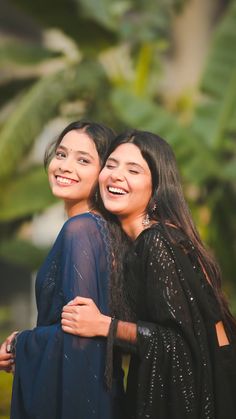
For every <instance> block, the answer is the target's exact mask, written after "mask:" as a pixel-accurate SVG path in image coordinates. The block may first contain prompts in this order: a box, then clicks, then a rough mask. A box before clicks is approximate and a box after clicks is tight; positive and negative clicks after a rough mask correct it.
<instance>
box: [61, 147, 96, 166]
mask: <svg viewBox="0 0 236 419" xmlns="http://www.w3.org/2000/svg"><path fill="white" fill-rule="evenodd" d="M55 155H56V158H57V159H59V160H60V159H65V158H66V157H67V154H66V152H65V151H61V150H57V151H56V153H55ZM77 162H78V163H80V164H83V165H86V164H89V163H90V160H88V159H85V158H84V157H79V158H78V159H77Z"/></svg>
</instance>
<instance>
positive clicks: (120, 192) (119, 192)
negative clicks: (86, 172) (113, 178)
mask: <svg viewBox="0 0 236 419" xmlns="http://www.w3.org/2000/svg"><path fill="white" fill-rule="evenodd" d="M108 191H109V192H112V193H117V194H120V195H125V194H127V192H126V191H124V189H120V188H114V187H113V186H108Z"/></svg>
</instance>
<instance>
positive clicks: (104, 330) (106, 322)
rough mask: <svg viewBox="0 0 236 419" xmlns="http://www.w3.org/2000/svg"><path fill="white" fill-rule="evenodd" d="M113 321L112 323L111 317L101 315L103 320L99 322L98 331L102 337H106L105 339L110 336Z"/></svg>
mask: <svg viewBox="0 0 236 419" xmlns="http://www.w3.org/2000/svg"><path fill="white" fill-rule="evenodd" d="M111 321H112V318H111V317H109V316H105V315H104V314H101V318H100V322H99V330H98V332H99V335H100V336H104V337H106V336H108V333H109V328H110V324H111Z"/></svg>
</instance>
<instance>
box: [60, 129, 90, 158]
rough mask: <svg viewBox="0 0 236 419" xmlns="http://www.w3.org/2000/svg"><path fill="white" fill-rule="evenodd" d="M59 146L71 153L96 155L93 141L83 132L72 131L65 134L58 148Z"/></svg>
mask: <svg viewBox="0 0 236 419" xmlns="http://www.w3.org/2000/svg"><path fill="white" fill-rule="evenodd" d="M60 145H61V146H63V147H66V148H69V149H71V150H73V151H84V152H87V153H90V154H91V153H92V154H97V149H96V146H95V143H94V141H93V140H92V139H91V138H90V137H89V136H88V134H86V132H83V131H77V130H72V131H69V132H67V134H66V135H64V137H63V138H62V140H61V142H60V144H59V147H60Z"/></svg>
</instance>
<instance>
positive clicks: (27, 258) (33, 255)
mask: <svg viewBox="0 0 236 419" xmlns="http://www.w3.org/2000/svg"><path fill="white" fill-rule="evenodd" d="M47 252H48V249H47V248H41V247H37V246H34V245H33V244H32V243H30V242H29V241H26V240H19V239H11V240H5V241H2V242H1V243H0V258H1V259H2V260H5V261H6V262H8V263H13V264H16V265H20V266H25V267H27V268H29V269H30V270H32V271H33V270H36V269H38V267H39V266H40V265H41V263H42V261H43V259H44V258H45V256H46V255H47Z"/></svg>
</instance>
